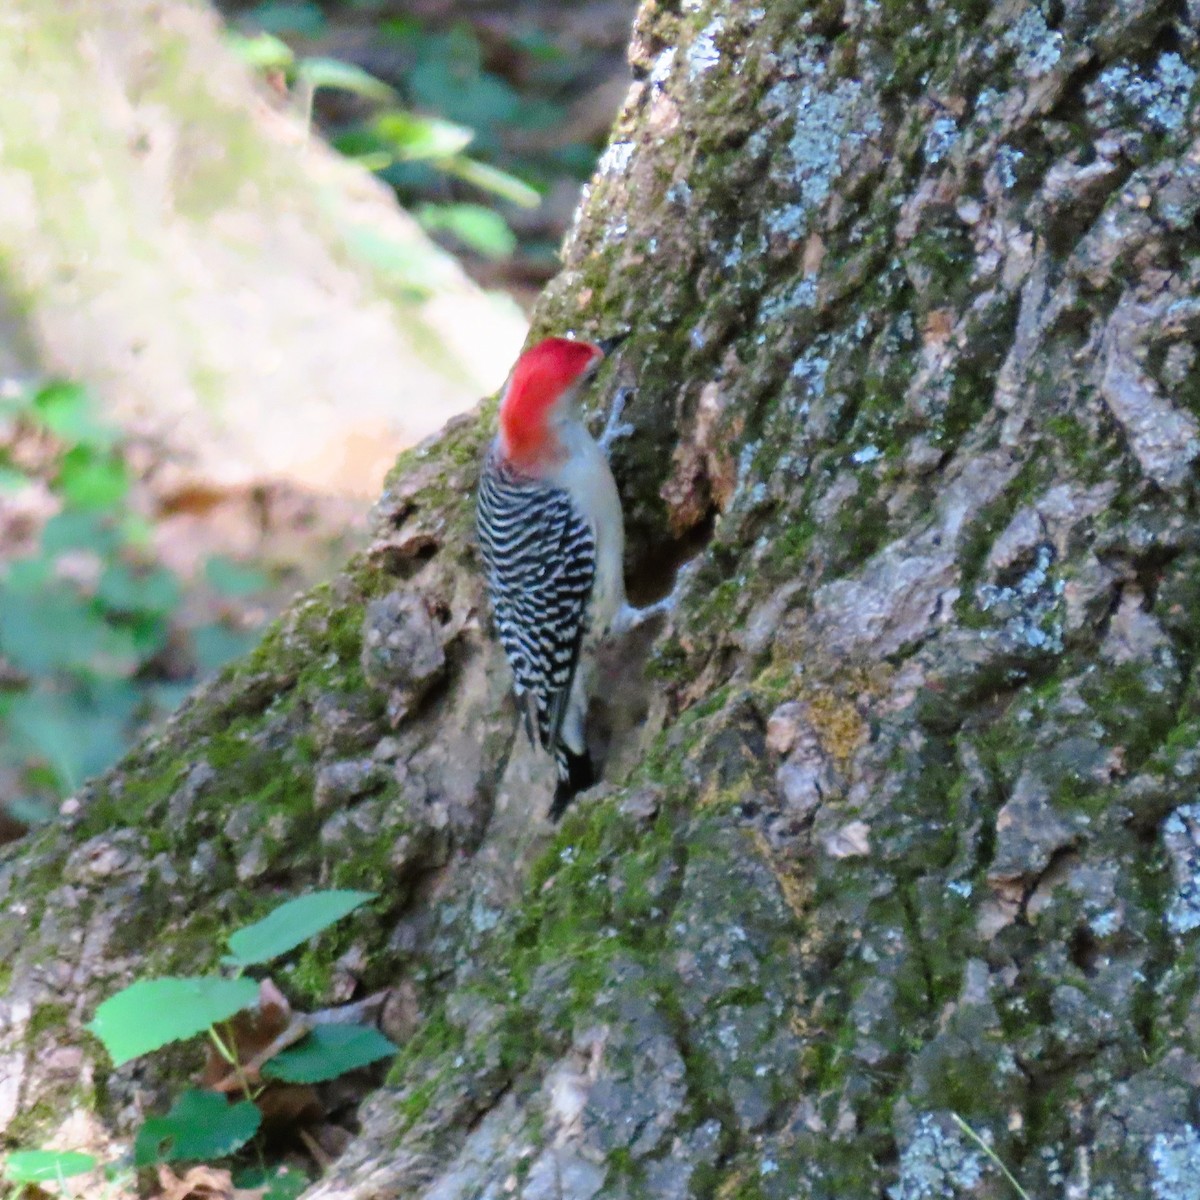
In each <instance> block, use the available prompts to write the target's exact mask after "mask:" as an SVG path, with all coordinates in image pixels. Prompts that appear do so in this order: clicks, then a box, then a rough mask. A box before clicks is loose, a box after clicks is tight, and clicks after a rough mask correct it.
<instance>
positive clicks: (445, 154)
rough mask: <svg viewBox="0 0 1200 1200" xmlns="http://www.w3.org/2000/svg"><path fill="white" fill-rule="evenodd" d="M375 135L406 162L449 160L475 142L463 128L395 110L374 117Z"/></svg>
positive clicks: (469, 132) (438, 119)
mask: <svg viewBox="0 0 1200 1200" xmlns="http://www.w3.org/2000/svg"><path fill="white" fill-rule="evenodd" d="M375 132H376V134H378V136H379V137H381V138H382V139H383V140H384V141H385V142H387V144H388V145H389V146H391V147H392V149H393V150H394V151H395V153H396V156H397V157H398V158H401V159H406V160H410V161H412V160H419V159H443V158H453V157H454V155H456V154H458V153H460V152H461V151H462V150H464V149H465V148H466V147H467V146H469V145H470V144H471V142H472V141H474V139H475V133H474V131H473V130H471V129H468V128H466V126H464V125H456V124H455V123H454V122H453V121H443V120H442V119H441V118H440V117H423V116H420V115H418V114H417V113H410V112H402V111H400V110H399V109H397V110H395V111H393V112H387V113H383V114H382V115H381V116H379V117H376V119H375Z"/></svg>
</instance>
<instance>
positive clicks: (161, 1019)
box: [87, 976, 258, 1067]
mask: <svg viewBox="0 0 1200 1200" xmlns="http://www.w3.org/2000/svg"><path fill="white" fill-rule="evenodd" d="M257 1000H258V984H257V983H255V982H254V980H253V979H218V978H216V977H210V976H201V977H198V978H170V977H168V978H164V979H141V980H139V981H138V982H137V983H134V984H131V985H130V986H129V987H127V988H125V989H124V990H123V991H120V992H118V993H117V994H116V995H115V996H110V997H109V998H108V999H107V1000H105V1001H104V1003H103V1004H101V1005H100V1007H99V1008H98V1009H97V1010H96V1016H95V1017H94V1019H93V1020H92V1021H90V1022H89V1023H88V1026H87V1028H88V1029H89V1030H91V1032H92V1033H94V1034H95V1035H96V1036H97V1037H98V1038H99V1039H100V1040H101V1041H102V1042H103V1043H104V1048H105V1049H106V1050H107V1051H108V1053H109V1056H110V1057H111V1058H112V1060H113V1063H114V1065H115V1066H118V1067H119V1066H120V1065H121V1064H122V1063H127V1062H128V1061H129V1060H130V1059H131V1058H137V1057H138V1055H140V1054H149V1053H150V1051H152V1050H157V1049H159V1048H160V1047H162V1046H165V1045H167V1044H168V1043H169V1042H178V1041H181V1040H182V1039H183V1038H189V1037H194V1036H195V1035H196V1034H198V1033H203V1032H204V1030H206V1029H207V1028H208V1027H209V1026H210V1025H215V1024H216V1023H217V1022H218V1021H225V1020H228V1019H229V1018H230V1017H232V1016H233V1014H234V1013H236V1012H240V1011H241V1010H242V1009H243V1008H249V1007H250V1006H251V1005H252V1004H254V1003H255V1002H256V1001H257Z"/></svg>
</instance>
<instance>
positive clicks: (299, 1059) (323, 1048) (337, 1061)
mask: <svg viewBox="0 0 1200 1200" xmlns="http://www.w3.org/2000/svg"><path fill="white" fill-rule="evenodd" d="M396 1051H397V1047H396V1046H395V1045H394V1044H393V1043H392V1042H390V1041H388V1039H387V1038H385V1037H384V1036H383V1034H382V1033H380V1032H379V1031H378V1030H377V1029H370V1028H366V1027H364V1026H361V1025H318V1026H317V1027H316V1028H315V1029H314V1030H313V1031H312V1033H310V1034H309V1035H308V1037H306V1038H305V1039H304V1040H303V1041H302V1042H301V1043H300V1044H299V1045H297V1046H295V1047H293V1048H292V1049H291V1050H284V1051H283V1052H282V1053H281V1054H277V1055H276V1056H275V1057H274V1058H273V1059H271V1061H270V1062H268V1063H267V1064H266V1066H265V1067H263V1075H264V1076H266V1077H267V1078H269V1079H281V1080H283V1081H284V1082H285V1083H321V1082H323V1081H324V1080H326V1079H336V1078H337V1077H338V1076H339V1075H345V1074H346V1072H347V1071H356V1070H358V1068H359V1067H366V1066H369V1065H370V1064H371V1063H373V1062H379V1060H380V1059H384V1058H392V1057H393V1056H394V1055H395V1054H396Z"/></svg>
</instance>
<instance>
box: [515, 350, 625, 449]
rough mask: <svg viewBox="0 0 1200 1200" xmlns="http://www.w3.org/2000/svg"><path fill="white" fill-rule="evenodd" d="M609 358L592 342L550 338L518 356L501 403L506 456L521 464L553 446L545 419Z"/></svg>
mask: <svg viewBox="0 0 1200 1200" xmlns="http://www.w3.org/2000/svg"><path fill="white" fill-rule="evenodd" d="M603 357H604V351H603V350H601V349H600V347H599V346H595V345H593V344H592V343H591V342H574V341H571V340H570V339H569V338H558V337H552V338H546V339H545V341H541V342H538V344H537V345H536V346H532V347H530V349H528V350H526V351H525V353H524V354H522V355H521V357H520V358H519V359H518V360H517V365H516V366H515V367H514V368H513V373H512V377H511V378H510V379H509V381H508V388H507V390H506V391H505V393H504V399H503V400H502V401H501V403H500V438H501V442H502V444H503V447H504V453H505V456H506V457H507V458H508V459H509V460H510V461H511V462H513V463H515V464H516V465H517V466H522V465H529V464H531V463H535V462H536V461H537V459H538V458H539V457H540V456H541V455H543V454H544V453H545V452H546V451H547V450H548V449H551V448H552V447H549V446H548V445H547V438H548V436H549V433H550V430H549V429H548V427H547V424H546V418H547V417H548V416H549V414H550V410H551V409H552V408H553V407H554V405H555V403H556V402H557V401H558V400H559V399H561V397H562V395H563V393H564V392H566V391H568V390H569V389H570V388H571V387H572V386H573V385H574V384H575V383H577V382H578V381H579V379H580V378H581V377H582V376H583V375H584V374H585V373H586V372H587V370H588V368H589V367H591V366H592V365H593V364H595V363H596V362H598V361H599V360H600V359H602V358H603Z"/></svg>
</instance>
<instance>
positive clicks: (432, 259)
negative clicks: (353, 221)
mask: <svg viewBox="0 0 1200 1200" xmlns="http://www.w3.org/2000/svg"><path fill="white" fill-rule="evenodd" d="M345 237H346V248H347V249H348V250H349V251H350V252H351V253H352V254H353V255H354V256H355V257H356V258H358V259H360V260H361V261H363V262H366V263H369V264H370V265H371V266H372V267H374V268H375V269H376V270H377V271H381V272H383V273H384V274H385V275H391V276H394V277H395V278H396V280H397V282H398V283H400V284H401V285H402V286H404V287H406V288H409V289H411V290H413V291H415V292H417V293H420V294H423V293H425V292H427V291H434V290H436V288H437V286H438V284H439V283H440V281H441V280H442V279H443V278H444V277H445V270H446V267H445V263H444V261H443V259H442V255H441V252H440V251H438V250H436V249H435V248H433V247H432V246H430V245H429V243H428V242H427V241H426V240H425V239H424V238H422V239H421V241H420V242H417V241H415V240H414V241H411V242H401V241H398V240H397V239H395V238H392V237H388V236H387V235H386V234H383V233H380V232H379V231H378V230H376V229H369V228H367V227H366V226H352V227H351V228H349V229H348V230H346V234H345Z"/></svg>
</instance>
